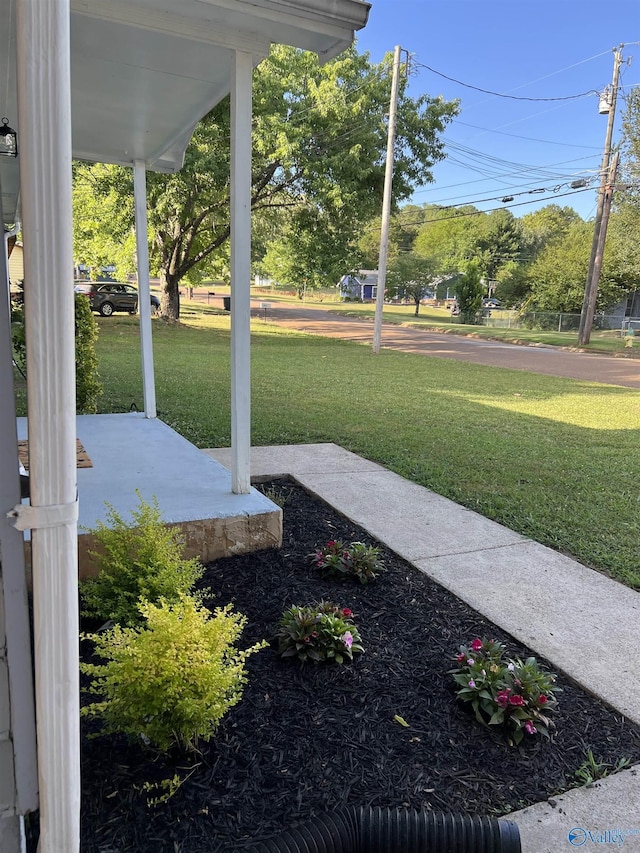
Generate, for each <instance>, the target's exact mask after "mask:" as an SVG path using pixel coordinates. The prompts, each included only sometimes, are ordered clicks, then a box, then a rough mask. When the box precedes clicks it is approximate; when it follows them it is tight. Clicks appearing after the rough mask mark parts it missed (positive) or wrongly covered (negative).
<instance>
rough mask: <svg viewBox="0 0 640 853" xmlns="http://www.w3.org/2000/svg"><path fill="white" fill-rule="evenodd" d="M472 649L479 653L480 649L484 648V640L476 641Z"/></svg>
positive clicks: (472, 644)
mask: <svg viewBox="0 0 640 853" xmlns="http://www.w3.org/2000/svg"><path fill="white" fill-rule="evenodd" d="M471 648H472V649H473V651H474V652H479V651H480V649H481V648H482V640H474V641H473V642H472V643H471Z"/></svg>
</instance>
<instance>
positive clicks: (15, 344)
mask: <svg viewBox="0 0 640 853" xmlns="http://www.w3.org/2000/svg"><path fill="white" fill-rule="evenodd" d="M11 346H12V351H13V358H14V359H15V362H16V364H17V365H18V368H19V369H20V370H21V371H22V372H23V373H24V371H25V370H26V368H27V344H26V339H25V336H24V305H22V304H19V305H16V303H15V302H12V303H11Z"/></svg>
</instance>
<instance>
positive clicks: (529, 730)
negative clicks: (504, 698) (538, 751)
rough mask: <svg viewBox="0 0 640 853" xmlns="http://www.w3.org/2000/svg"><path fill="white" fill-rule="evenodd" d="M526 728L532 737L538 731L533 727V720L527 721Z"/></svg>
mask: <svg viewBox="0 0 640 853" xmlns="http://www.w3.org/2000/svg"><path fill="white" fill-rule="evenodd" d="M524 727H525V729H526V731H527V732H528V733H529V734H530V735H534V734H535V733H536V732H537V731H538V729H537V728H536V727H535V726H534V725H533V723H532V722H531V720H527V721H526V723H525V724H524Z"/></svg>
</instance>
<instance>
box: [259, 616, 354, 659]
mask: <svg viewBox="0 0 640 853" xmlns="http://www.w3.org/2000/svg"><path fill="white" fill-rule="evenodd" d="M275 636H276V639H277V641H278V654H279V655H280V656H281V657H283V658H290V657H297V658H298V659H299V660H301V661H302V663H306V662H307V661H313V662H314V663H322V662H326V661H330V660H335V661H336V663H343V662H344V660H345V658H348V659H349V660H353V655H354V654H355V653H356V652H363V651H364V649H363V648H362V645H361V642H360V634H359V633H358V629H357V628H356V626H355V624H354V622H353V613H352V612H351V610H349V608H348V607H339V606H338V605H337V604H333V603H332V602H331V601H320V602H319V603H317V604H309V605H306V606H303V607H301V606H299V605H294V606H293V607H289V609H288V610H285V611H284V613H283V614H282V617H281V619H280V622H279V623H278V629H277V631H276V635H275Z"/></svg>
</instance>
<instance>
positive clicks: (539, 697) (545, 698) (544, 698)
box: [538, 693, 547, 705]
mask: <svg viewBox="0 0 640 853" xmlns="http://www.w3.org/2000/svg"><path fill="white" fill-rule="evenodd" d="M546 701H547V697H546V696H545V695H544V693H541V694H540V695H539V696H538V702H539V703H540V704H541V705H544V704H545V703H546Z"/></svg>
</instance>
